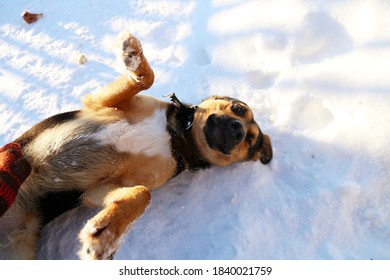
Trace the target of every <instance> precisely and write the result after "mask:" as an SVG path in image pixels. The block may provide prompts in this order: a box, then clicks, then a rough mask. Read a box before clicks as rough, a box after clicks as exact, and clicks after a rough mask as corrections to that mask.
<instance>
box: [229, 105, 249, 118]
mask: <svg viewBox="0 0 390 280" xmlns="http://www.w3.org/2000/svg"><path fill="white" fill-rule="evenodd" d="M232 111H233V112H234V113H235V114H237V115H238V116H243V115H244V114H245V112H246V109H245V108H244V107H242V106H241V105H240V104H237V103H234V104H233V105H232Z"/></svg>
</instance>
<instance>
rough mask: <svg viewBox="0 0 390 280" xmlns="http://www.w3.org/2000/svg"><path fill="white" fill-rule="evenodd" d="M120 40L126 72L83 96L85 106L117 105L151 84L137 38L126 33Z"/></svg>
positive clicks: (149, 74) (148, 68) (90, 107)
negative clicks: (96, 90)
mask: <svg viewBox="0 0 390 280" xmlns="http://www.w3.org/2000/svg"><path fill="white" fill-rule="evenodd" d="M121 42H122V51H123V53H122V60H123V62H124V64H125V65H126V68H127V70H128V73H126V74H125V75H123V76H122V77H120V78H119V79H118V80H116V81H114V82H112V83H110V84H108V85H107V86H105V87H103V88H102V89H101V90H100V91H98V92H95V93H92V94H89V95H87V96H85V97H84V98H83V99H82V102H83V104H84V106H85V107H86V108H89V109H92V110H100V109H102V108H105V107H117V106H118V105H119V104H120V103H122V102H124V101H126V100H129V99H131V98H132V97H133V96H134V95H136V94H137V93H139V92H140V91H142V90H146V89H148V88H150V87H151V86H152V84H153V82H154V73H153V70H152V68H151V67H150V65H149V63H148V61H147V60H146V58H145V56H144V54H143V50H142V46H141V43H140V42H139V40H138V39H137V38H135V37H134V36H133V35H131V34H129V33H127V34H124V35H122V36H121Z"/></svg>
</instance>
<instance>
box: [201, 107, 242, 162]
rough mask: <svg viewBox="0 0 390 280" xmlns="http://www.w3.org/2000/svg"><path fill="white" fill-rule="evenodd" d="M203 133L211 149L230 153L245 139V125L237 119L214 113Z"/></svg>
mask: <svg viewBox="0 0 390 280" xmlns="http://www.w3.org/2000/svg"><path fill="white" fill-rule="evenodd" d="M203 133H204V135H205V137H206V141H207V144H208V145H209V147H210V148H211V149H214V150H217V151H219V152H221V153H223V154H225V155H229V154H231V151H232V150H233V149H234V147H235V146H236V145H238V144H239V143H241V141H242V140H243V139H244V137H245V127H244V125H243V124H242V122H241V121H239V120H237V119H234V118H231V117H227V116H224V115H222V116H219V115H216V114H213V115H210V116H209V117H208V119H207V122H206V125H205V126H204V128H203Z"/></svg>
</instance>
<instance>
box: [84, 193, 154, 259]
mask: <svg viewBox="0 0 390 280" xmlns="http://www.w3.org/2000/svg"><path fill="white" fill-rule="evenodd" d="M95 203H96V200H95ZM103 203H104V206H105V207H104V208H103V210H101V211H100V212H99V213H98V214H97V215H96V216H94V217H93V218H92V219H91V220H89V221H88V222H87V224H86V225H85V227H84V228H83V229H82V231H81V232H80V235H79V238H80V241H81V244H82V248H81V250H80V251H79V253H78V254H79V256H80V258H81V259H112V258H113V257H114V255H115V253H116V252H117V250H118V249H119V247H120V246H121V245H122V243H123V241H124V238H125V236H126V234H127V233H128V231H129V229H130V227H131V224H132V223H133V222H134V221H135V220H136V219H137V218H138V217H140V216H141V215H142V213H143V212H144V211H145V209H146V208H147V206H148V205H149V203H150V192H149V190H148V189H147V188H145V187H143V186H136V187H131V188H117V189H115V190H113V191H111V192H109V193H108V195H106V196H105V198H104V202H103Z"/></svg>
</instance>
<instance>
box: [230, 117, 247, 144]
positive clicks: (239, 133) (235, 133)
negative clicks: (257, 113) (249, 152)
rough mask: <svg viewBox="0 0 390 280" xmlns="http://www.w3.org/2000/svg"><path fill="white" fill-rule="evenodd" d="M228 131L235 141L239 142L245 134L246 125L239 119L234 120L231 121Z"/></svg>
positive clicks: (235, 142)
mask: <svg viewBox="0 0 390 280" xmlns="http://www.w3.org/2000/svg"><path fill="white" fill-rule="evenodd" d="M228 133H229V135H230V137H231V139H232V141H233V143H234V144H238V143H240V142H241V141H242V139H244V136H245V130H244V125H243V124H242V123H241V122H240V121H239V120H232V121H230V122H229V126H228Z"/></svg>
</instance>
